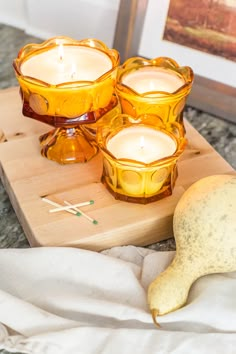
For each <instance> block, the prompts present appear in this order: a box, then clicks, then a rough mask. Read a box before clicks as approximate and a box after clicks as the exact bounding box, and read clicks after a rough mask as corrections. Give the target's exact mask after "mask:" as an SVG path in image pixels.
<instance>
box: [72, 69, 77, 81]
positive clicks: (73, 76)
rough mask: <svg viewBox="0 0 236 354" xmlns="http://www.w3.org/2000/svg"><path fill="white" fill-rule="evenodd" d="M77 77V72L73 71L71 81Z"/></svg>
mask: <svg viewBox="0 0 236 354" xmlns="http://www.w3.org/2000/svg"><path fill="white" fill-rule="evenodd" d="M75 75H76V72H75V71H72V73H71V79H72V80H73V79H74V78H75Z"/></svg>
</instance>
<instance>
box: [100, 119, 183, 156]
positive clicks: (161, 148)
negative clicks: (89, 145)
mask: <svg viewBox="0 0 236 354" xmlns="http://www.w3.org/2000/svg"><path fill="white" fill-rule="evenodd" d="M107 149H108V150H109V151H110V152H111V153H112V154H113V155H114V156H115V157H116V158H117V159H120V158H125V159H131V160H136V161H141V162H144V163H150V162H153V161H156V160H159V159H162V158H164V157H167V156H171V155H173V154H174V152H175V151H176V143H175V141H174V140H173V139H172V138H171V137H170V136H169V135H167V134H165V133H163V132H162V131H159V130H155V129H152V128H149V127H145V126H136V127H128V128H125V129H123V130H121V131H120V132H119V133H117V134H116V135H115V136H114V137H113V138H111V139H110V140H109V141H108V143H107Z"/></svg>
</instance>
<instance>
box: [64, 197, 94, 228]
mask: <svg viewBox="0 0 236 354" xmlns="http://www.w3.org/2000/svg"><path fill="white" fill-rule="evenodd" d="M64 203H65V204H66V205H68V206H70V207H71V208H73V209H74V211H76V212H77V213H80V215H82V216H84V217H85V218H86V219H88V220H89V221H91V222H92V223H93V224H95V225H96V224H98V221H97V220H95V219H93V218H91V217H90V216H88V215H87V214H85V213H84V212H83V211H82V210H80V209H79V208H77V207H76V206H75V205H73V204H70V203H69V202H67V201H66V200H64ZM92 204H93V203H92ZM67 210H68V209H67ZM69 210H71V209H69Z"/></svg>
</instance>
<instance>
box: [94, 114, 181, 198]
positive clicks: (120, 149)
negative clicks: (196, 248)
mask: <svg viewBox="0 0 236 354" xmlns="http://www.w3.org/2000/svg"><path fill="white" fill-rule="evenodd" d="M97 141H98V146H99V148H100V150H101V152H102V154H103V173H102V182H103V183H104V185H105V186H106V187H107V189H108V190H109V191H110V192H111V193H112V194H113V196H114V197H115V198H116V199H120V200H123V201H127V202H134V203H141V204H147V203H150V202H154V201H156V200H159V199H162V198H164V197H167V196H169V195H171V194H172V192H173V188H174V185H175V181H176V178H177V160H178V158H179V157H180V155H181V154H182V152H183V151H184V147H185V145H186V139H185V137H184V135H183V131H182V128H181V125H180V124H179V123H178V122H173V123H168V124H166V125H164V123H163V122H162V120H161V119H160V118H159V117H157V116H153V115H148V116H146V115H144V116H140V117H136V118H134V117H131V116H129V115H125V114H120V115H117V116H116V117H114V118H113V119H112V120H111V121H110V124H109V125H106V126H101V127H99V128H98V131H97Z"/></svg>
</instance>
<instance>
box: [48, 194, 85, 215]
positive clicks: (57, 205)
mask: <svg viewBox="0 0 236 354" xmlns="http://www.w3.org/2000/svg"><path fill="white" fill-rule="evenodd" d="M41 199H42V201H43V202H45V203H48V204H50V205H53V206H56V207H60V206H61V204H58V203H55V202H53V201H52V200H50V199H48V198H45V197H42V198H41ZM65 211H66V212H67V213H70V214H73V215H76V216H81V213H79V212H77V211H75V210H71V209H68V210H65Z"/></svg>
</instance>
